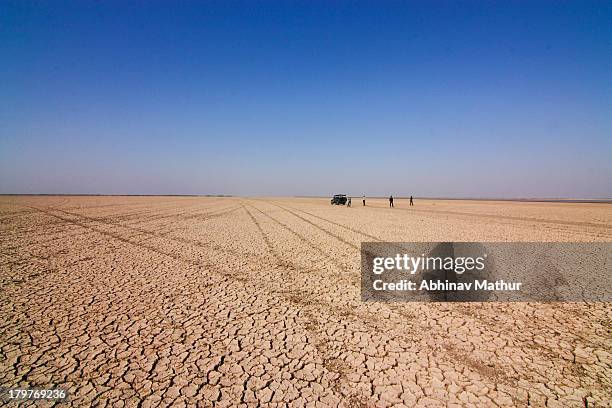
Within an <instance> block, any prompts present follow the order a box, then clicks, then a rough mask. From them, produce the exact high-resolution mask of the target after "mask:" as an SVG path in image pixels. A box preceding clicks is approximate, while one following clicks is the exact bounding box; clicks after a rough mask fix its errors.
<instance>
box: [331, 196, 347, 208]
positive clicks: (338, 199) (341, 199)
mask: <svg viewBox="0 0 612 408" xmlns="http://www.w3.org/2000/svg"><path fill="white" fill-rule="evenodd" d="M331 203H332V205H334V204H336V205H345V204H346V195H345V194H336V195H335V196H334V198H332V199H331Z"/></svg>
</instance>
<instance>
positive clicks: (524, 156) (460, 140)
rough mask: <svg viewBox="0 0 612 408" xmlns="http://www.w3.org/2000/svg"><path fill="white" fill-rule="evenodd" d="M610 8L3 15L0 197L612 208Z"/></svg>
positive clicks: (147, 8)
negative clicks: (218, 197)
mask: <svg viewBox="0 0 612 408" xmlns="http://www.w3.org/2000/svg"><path fill="white" fill-rule="evenodd" d="M610 21H612V4H610V3H604V2H565V3H559V4H557V3H545V2H529V3H526V4H519V3H516V4H488V5H484V4H477V3H475V2H474V3H462V5H461V6H460V5H456V4H452V3H445V4H444V5H442V4H441V3H439V4H436V5H432V4H427V3H424V4H418V3H401V4H400V3H386V4H381V3H377V4H376V5H375V4H373V3H365V2H356V3H351V4H349V3H334V4H333V5H332V4H324V3H272V2H270V3H266V4H255V3H251V2H244V3H242V2H233V3H207V4H199V5H196V4H176V3H172V4H170V3H167V4H166V5H165V6H164V5H162V4H160V3H156V4H138V5H137V4H135V3H127V2H116V3H113V2H108V3H86V2H79V3H75V4H72V5H70V4H60V3H55V4H53V3H51V2H49V3H30V2H24V1H15V2H13V1H6V2H2V4H0V55H1V56H2V61H3V63H2V64H0V81H1V83H2V85H0V193H2V194H11V193H15V194H19V193H21V194H35V193H62V194H71V193H73V194H232V195H248V196H253V195H268V196H272V195H275V196H291V195H329V194H333V193H347V194H351V195H361V194H366V195H369V196H386V195H388V194H394V195H401V196H406V195H410V194H413V195H415V196H430V197H457V198H460V197H482V198H518V197H537V198H547V197H550V198H609V197H612V160H610V157H612V115H610V112H612V24H610Z"/></svg>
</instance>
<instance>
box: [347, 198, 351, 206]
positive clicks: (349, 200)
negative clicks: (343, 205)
mask: <svg viewBox="0 0 612 408" xmlns="http://www.w3.org/2000/svg"><path fill="white" fill-rule="evenodd" d="M350 206H351V197H349V199H348V205H347V207H350Z"/></svg>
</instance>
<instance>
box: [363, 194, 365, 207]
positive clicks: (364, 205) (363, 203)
mask: <svg viewBox="0 0 612 408" xmlns="http://www.w3.org/2000/svg"><path fill="white" fill-rule="evenodd" d="M363 206H364V207H365V196H363Z"/></svg>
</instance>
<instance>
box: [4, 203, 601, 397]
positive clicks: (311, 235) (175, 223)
mask: <svg viewBox="0 0 612 408" xmlns="http://www.w3.org/2000/svg"><path fill="white" fill-rule="evenodd" d="M416 204H417V205H416V206H415V207H412V208H410V207H408V205H407V203H405V202H403V201H402V200H397V201H396V208H395V209H388V208H387V203H386V202H385V201H383V200H368V206H367V207H362V206H361V203H360V201H359V200H357V199H355V200H354V207H353V208H345V207H336V206H333V207H332V206H330V205H329V200H328V199H289V198H287V199H279V198H274V199H242V198H196V197H9V196H4V197H0V237H1V239H0V254H1V257H0V283H1V287H0V386H3V387H20V388H52V387H61V388H64V389H66V390H68V392H69V395H70V399H69V401H68V402H67V404H68V405H72V406H90V405H94V406H110V407H132V406H141V407H152V406H170V405H171V406H176V407H180V406H216V407H222V406H223V407H225V406H228V407H229V406H260V405H269V406H296V407H302V406H347V407H348V406H355V407H357V406H381V407H386V406H397V407H401V406H408V407H411V406H423V407H435V406H479V407H480V406H492V407H494V406H501V407H504V406H547V407H585V406H587V407H598V406H610V405H611V402H610V395H612V370H611V364H612V359H611V356H610V350H611V346H612V336H611V333H610V326H611V325H610V322H611V320H610V317H611V310H612V308H611V307H610V303H591V304H581V303H549V304H538V303H394V304H387V303H363V302H361V300H360V254H359V247H360V243H361V242H362V241H397V242H401V241H407V242H411V241H570V242H571V241H584V242H591V241H602V242H611V241H612V206H611V205H608V204H567V203H564V204H558V203H512V202H469V201H417V203H416ZM19 405H20V406H28V405H30V406H34V405H36V406H50V405H53V403H50V402H45V403H42V402H38V403H36V404H35V403H33V402H21V403H20V404H19Z"/></svg>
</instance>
